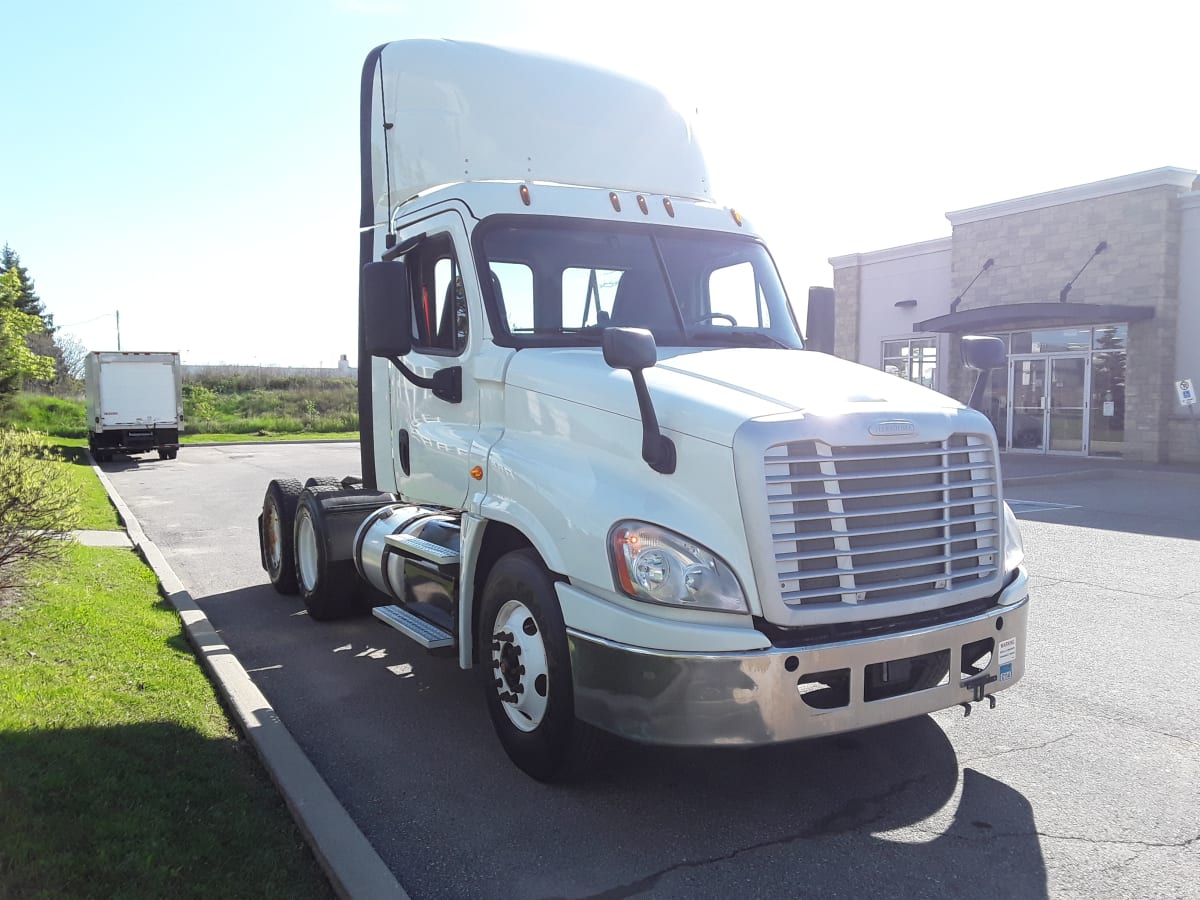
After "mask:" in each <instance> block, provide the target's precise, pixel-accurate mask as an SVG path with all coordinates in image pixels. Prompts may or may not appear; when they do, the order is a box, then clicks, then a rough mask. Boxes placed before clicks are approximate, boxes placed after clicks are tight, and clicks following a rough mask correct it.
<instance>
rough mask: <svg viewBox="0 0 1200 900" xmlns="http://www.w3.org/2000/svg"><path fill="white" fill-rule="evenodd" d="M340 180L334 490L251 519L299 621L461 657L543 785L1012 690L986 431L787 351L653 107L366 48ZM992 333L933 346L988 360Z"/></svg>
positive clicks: (669, 114) (447, 48)
mask: <svg viewBox="0 0 1200 900" xmlns="http://www.w3.org/2000/svg"><path fill="white" fill-rule="evenodd" d="M361 161H362V195H361V199H362V218H361V223H360V224H361V228H360V236H361V237H360V276H359V277H360V281H359V288H360V289H359V360H360V368H359V373H360V374H359V392H360V403H359V415H360V420H361V428H362V441H361V446H362V461H361V462H362V474H361V477H348V478H346V479H343V480H340V481H339V480H337V479H336V478H331V477H321V478H311V479H309V480H308V483H307V484H301V483H300V482H299V481H297V480H295V479H276V480H274V481H272V482H271V483H270V484H269V485H268V488H267V492H266V496H265V498H264V501H263V512H262V515H261V516H260V518H259V537H260V551H261V555H262V563H263V566H264V568H265V569H266V570H267V573H268V575H269V578H270V580H271V582H272V584H273V585H274V586H275V588H276V589H277V590H279V591H280V592H284V593H289V592H299V594H300V596H301V597H302V599H303V601H304V604H305V606H306V608H307V611H308V613H309V615H310V617H311V618H313V619H332V618H336V617H339V616H345V615H350V614H352V613H355V612H357V611H365V609H367V608H370V609H371V611H372V612H373V614H374V615H375V616H376V617H377V618H378V619H379V620H381V621H382V622H383V623H385V624H387V625H389V626H391V627H393V628H396V629H397V630H399V631H401V632H402V633H403V634H405V635H407V636H408V637H409V638H411V639H412V640H413V641H415V642H417V643H418V644H420V645H421V646H423V647H425V648H426V649H428V650H430V651H433V652H441V653H449V654H453V655H454V657H455V658H456V659H457V661H458V664H459V665H460V666H461V667H462V668H464V669H471V668H474V669H477V670H478V671H479V673H480V680H481V685H482V690H483V692H484V695H485V696H486V700H487V705H488V709H489V712H490V716H491V719H492V721H493V723H494V725H495V729H496V732H497V734H498V736H499V739H500V741H501V743H502V745H503V747H504V749H505V750H506V752H507V753H508V755H509V756H510V758H511V759H512V760H513V761H514V762H515V763H516V765H518V766H519V767H520V768H521V769H523V770H524V771H525V772H527V773H528V774H530V775H532V776H533V777H535V778H538V779H543V780H553V779H557V778H563V777H567V776H578V775H580V774H582V773H586V772H587V771H588V768H589V766H590V765H591V764H592V762H593V760H594V759H595V754H596V752H597V747H598V746H600V745H601V743H600V741H599V740H598V738H599V737H602V736H603V735H604V733H606V732H608V733H613V734H617V735H621V736H624V737H626V738H630V739H633V740H636V741H644V742H650V743H658V744H673V745H692V746H699V745H718V744H720V745H730V744H738V745H756V744H766V743H772V742H779V741H791V740H797V739H801V738H807V737H812V736H817V735H828V734H832V733H835V732H842V731H849V730H853V729H861V728H865V727H868V726H872V725H877V724H880V723H884V722H891V721H895V720H899V719H904V718H907V717H912V716H919V715H922V714H925V713H929V712H931V711H934V710H939V709H944V708H946V707H951V706H954V705H955V704H962V705H963V706H964V708H965V710H966V711H967V712H970V710H971V704H973V703H978V702H979V701H982V700H985V699H986V700H987V701H988V702H989V704H990V705H994V704H995V697H994V694H995V693H996V692H997V691H1000V690H1002V689H1005V688H1008V687H1011V686H1012V685H1014V684H1015V683H1016V682H1017V681H1018V680H1019V679H1020V678H1021V676H1022V674H1023V672H1024V660H1025V635H1026V619H1027V615H1028V610H1029V586H1028V578H1027V575H1026V573H1025V571H1024V569H1023V565H1022V558H1023V554H1022V547H1021V540H1020V535H1019V532H1018V529H1017V523H1016V520H1015V519H1014V517H1013V515H1012V513H1011V511H1010V510H1009V509H1008V507H1007V505H1006V504H1005V503H1004V502H1003V496H1002V487H1001V479H1000V471H999V463H998V456H997V446H996V437H995V433H994V432H993V430H992V427H991V425H990V424H989V423H988V420H987V419H986V418H985V417H984V416H983V415H982V414H981V413H979V412H977V411H976V410H975V409H972V408H970V407H968V406H964V405H963V404H962V403H959V402H957V401H955V400H953V399H951V398H949V397H946V396H943V395H941V394H938V393H935V392H933V391H931V390H927V389H926V388H924V387H921V386H919V385H915V384H912V383H910V382H907V381H904V380H902V379H900V378H897V377H895V376H891V375H888V374H886V373H884V372H880V371H875V370H872V369H869V368H865V367H863V366H859V365H856V364H853V363H849V362H845V361H843V360H840V359H836V358H834V357H832V356H828V355H826V354H823V353H817V352H814V351H810V350H806V349H804V344H803V341H802V338H801V335H800V331H799V327H798V325H797V322H796V317H795V316H794V314H793V311H792V308H791V306H790V304H789V301H788V297H787V295H786V293H785V291H784V287H783V284H782V283H781V282H780V279H779V276H778V275H777V273H776V268H775V265H774V263H773V261H772V258H771V255H770V253H769V252H768V250H767V247H766V244H765V243H764V242H763V240H762V238H761V237H760V236H759V235H758V234H757V233H756V232H755V231H754V229H753V228H752V226H751V224H750V222H749V221H748V220H747V219H746V218H744V217H743V216H742V215H741V214H740V213H739V212H737V211H735V210H733V209H731V208H728V207H725V206H722V205H720V204H718V203H717V202H715V201H714V199H713V197H712V196H711V194H710V189H709V179H708V175H707V171H706V168H705V163H704V159H703V157H702V155H701V153H700V150H699V147H698V145H697V143H696V140H695V136H694V133H693V130H692V128H691V127H690V126H689V124H688V122H687V121H686V120H685V119H684V118H683V117H681V116H680V115H679V114H678V113H677V112H676V111H675V110H674V109H673V108H672V107H671V106H670V104H669V103H668V102H667V101H666V100H665V99H664V97H663V96H662V95H661V94H659V93H658V92H657V91H655V90H653V89H651V88H649V87H647V86H646V85H643V84H641V83H638V82H635V81H632V80H629V79H627V78H624V77H621V76H619V75H616V74H612V73H609V72H604V71H600V70H597V69H594V68H591V67H588V66H584V65H579V64H576V63H572V62H567V61H563V60H557V59H552V58H547V57H542V56H537V55H532V54H528V53H519V52H512V51H508V50H502V49H498V48H494V47H487V46H482V45H475V44H465V43H456V42H442V41H402V42H397V43H391V44H386V45H384V46H382V47H379V48H377V49H376V50H375V51H373V52H372V53H371V54H370V55H369V57H368V58H367V61H366V65H365V67H364V70H363V75H362V100H361ZM780 187H781V189H789V190H794V191H797V192H799V191H800V190H801V187H800V186H799V185H797V184H793V185H791V186H788V185H785V184H781V186H780ZM802 206H803V204H802V203H798V204H797V208H798V209H801V208H802ZM998 344H999V342H998V341H995V340H994V339H990V338H983V339H976V340H971V341H967V342H965V343H964V348H965V350H964V357H967V358H968V361H969V362H973V363H974V364H975V365H976V367H978V368H982V369H987V368H989V367H993V366H996V365H999V364H1002V363H1003V348H1002V347H1000V348H999V355H998V356H997V355H996V352H997V345H998Z"/></svg>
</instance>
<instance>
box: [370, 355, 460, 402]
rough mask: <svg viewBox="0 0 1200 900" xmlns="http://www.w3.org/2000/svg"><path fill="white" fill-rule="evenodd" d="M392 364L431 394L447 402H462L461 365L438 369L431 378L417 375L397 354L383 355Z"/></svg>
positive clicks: (409, 379) (408, 378)
mask: <svg viewBox="0 0 1200 900" xmlns="http://www.w3.org/2000/svg"><path fill="white" fill-rule="evenodd" d="M385 359H387V360H388V361H389V362H390V363H391V364H392V365H393V366H395V367H396V368H397V369H399V370H400V374H401V375H403V376H404V377H405V378H406V379H407V380H408V381H410V382H412V383H413V384H415V385H416V386H417V387H422V388H428V389H429V390H431V391H433V396H435V397H437V398H438V399H439V400H445V401H446V402H447V403H462V366H451V367H450V368H448V369H438V371H436V372H434V373H433V376H432V377H431V378H426V377H425V376H423V375H418V374H417V373H416V372H414V371H413V370H412V369H410V368H409V367H408V366H406V365H405V364H404V363H403V361H401V359H400V357H398V356H388V357H385Z"/></svg>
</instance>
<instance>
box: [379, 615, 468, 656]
mask: <svg viewBox="0 0 1200 900" xmlns="http://www.w3.org/2000/svg"><path fill="white" fill-rule="evenodd" d="M371 615H373V616H374V617H375V618H377V619H378V620H379V621H381V622H383V623H384V624H385V625H391V626H392V627H393V628H395V629H396V630H397V631H399V632H400V633H401V634H403V635H405V636H406V637H410V638H412V639H413V640H414V641H416V642H417V643H418V644H420V645H421V646H422V647H424V648H425V649H426V650H436V649H438V648H439V647H453V646H454V635H452V634H451V633H450V632H449V631H447V630H446V629H444V628H441V627H439V626H437V625H434V624H433V623H432V622H427V621H425V620H424V619H422V618H421V617H420V616H415V615H413V614H412V613H410V612H409V611H408V610H406V609H402V608H401V607H399V606H376V607H375V608H374V609H372V610H371Z"/></svg>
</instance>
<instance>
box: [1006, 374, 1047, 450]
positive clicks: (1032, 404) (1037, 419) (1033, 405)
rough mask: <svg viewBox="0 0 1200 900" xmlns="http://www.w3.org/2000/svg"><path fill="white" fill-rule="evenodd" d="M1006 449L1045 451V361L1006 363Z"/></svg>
mask: <svg viewBox="0 0 1200 900" xmlns="http://www.w3.org/2000/svg"><path fill="white" fill-rule="evenodd" d="M1008 396H1009V397H1010V398H1012V399H1011V401H1010V402H1009V405H1008V449H1009V450H1035V451H1038V452H1042V453H1044V452H1045V450H1046V360H1045V358H1044V357H1040V356H1028V357H1026V356H1013V357H1010V358H1009V362H1008Z"/></svg>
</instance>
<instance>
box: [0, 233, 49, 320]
mask: <svg viewBox="0 0 1200 900" xmlns="http://www.w3.org/2000/svg"><path fill="white" fill-rule="evenodd" d="M8 272H16V273H17V286H18V287H17V296H16V299H15V301H14V303H13V307H14V308H15V309H16V310H17V311H18V312H23V313H26V314H27V315H31V316H37V317H38V318H39V319H41V320H42V321H43V322H45V323H46V331H53V330H54V317H53V316H48V315H46V309H45V307H44V306H42V298H41V297H39V296H38V295H37V291H36V290H35V289H34V286H33V279H32V278H30V277H29V270H28V269H26V268H25V267H24V266H23V265H21V257H20V256H19V255H17V252H16V251H15V250H13V248H12V247H10V246H8V244H7V243H6V244H5V245H4V249H3V250H0V275H4V274H6V273H8Z"/></svg>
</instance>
